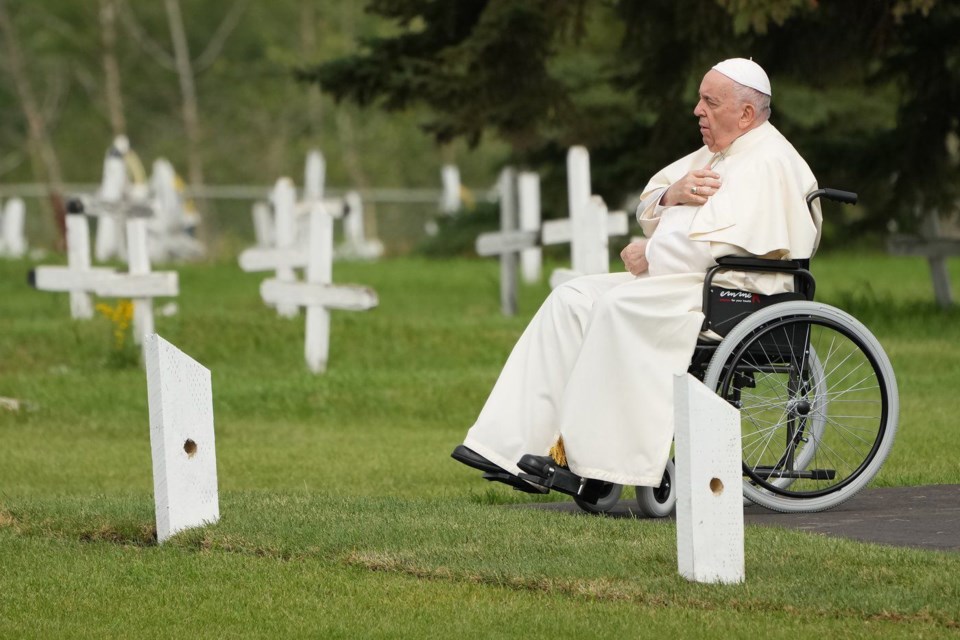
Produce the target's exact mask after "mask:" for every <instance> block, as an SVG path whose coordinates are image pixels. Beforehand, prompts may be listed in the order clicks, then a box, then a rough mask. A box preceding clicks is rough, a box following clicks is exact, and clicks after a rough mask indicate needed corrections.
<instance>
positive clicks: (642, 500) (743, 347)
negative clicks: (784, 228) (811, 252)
mask: <svg viewBox="0 0 960 640" xmlns="http://www.w3.org/2000/svg"><path fill="white" fill-rule="evenodd" d="M819 197H826V198H828V199H831V200H836V201H839V202H845V203H850V204H854V203H856V199H857V196H856V194H854V193H850V192H846V191H838V190H834V189H820V190H818V191H815V192H813V193H811V194H810V195H808V196H807V205H808V207H812V202H813V200H815V199H816V198H819ZM729 270H735V271H746V272H766V273H787V274H791V275H793V276H794V291H793V292H789V293H782V294H775V295H771V296H763V295H760V294H755V293H752V292H744V291H740V290H733V289H724V288H721V287H717V286H715V285H714V284H713V279H714V276H715V275H716V274H717V273H720V272H722V271H729ZM815 290H816V283H815V280H814V278H813V275H812V274H811V273H810V271H809V260H763V259H759V258H743V257H724V258H720V259H718V260H717V265H716V266H715V267H713V268H711V269H710V270H709V271H708V272H707V274H706V277H705V279H704V294H703V313H704V323H703V330H704V331H708V330H709V331H713V332H714V333H715V334H717V335H719V336H721V338H722V339H721V340H720V341H719V342H717V341H709V340H703V339H701V340H700V341H698V343H697V345H696V348H695V350H694V355H693V358H692V359H691V364H690V368H689V372H690V373H691V374H692V375H694V376H696V377H697V378H698V379H700V380H701V381H702V382H703V383H704V384H706V385H707V386H709V387H710V388H712V389H714V390H715V391H717V393H718V394H719V395H721V397H723V398H724V399H726V400H727V401H728V402H730V403H731V404H733V405H734V406H736V407H737V408H738V409H740V410H741V416H742V433H743V435H742V441H743V470H744V483H743V493H744V499H745V501H750V502H755V503H757V504H760V505H762V506H764V507H767V508H769V509H773V510H776V511H784V512H812V511H822V510H824V509H829V508H832V507H834V506H836V505H838V504H840V503H842V502H844V501H846V500H849V499H850V498H852V497H853V496H854V495H856V493H858V492H859V491H860V490H861V489H863V488H864V487H865V486H866V485H867V484H868V483H869V482H870V481H871V480H872V479H873V478H874V476H875V475H876V474H877V473H878V472H879V470H880V467H881V466H882V465H883V462H884V461H885V460H886V458H887V456H888V454H889V452H890V450H891V448H892V445H893V440H894V437H895V435H896V429H897V422H898V417H899V398H898V392H897V386H896V378H895V376H894V373H893V368H892V367H891V365H890V362H889V359H888V358H887V356H886V354H885V353H884V351H883V348H882V347H881V346H880V343H879V342H878V341H877V339H876V338H875V337H874V336H873V334H871V333H870V331H869V330H868V329H867V328H866V327H864V326H863V324H861V323H860V322H859V321H857V320H856V319H855V318H853V317H852V316H850V315H849V314H847V313H845V312H843V311H841V310H840V309H836V308H835V307H831V306H829V305H825V304H820V303H816V302H813V296H814V292H815ZM844 385H846V386H844ZM781 405H782V406H781ZM874 405H876V407H874ZM857 411H864V412H866V413H864V414H863V415H858V414H857V413H856V412H857ZM778 442H779V444H778ZM672 484H673V466H672V462H671V463H669V464H668V465H667V469H666V470H665V472H664V478H663V481H662V482H661V485H660V487H656V488H654V487H637V503H638V506H639V508H640V511H641V512H642V513H644V514H645V515H648V516H652V517H662V516H665V515H668V514H669V513H670V511H672V509H673V504H674V501H675V499H676V498H675V493H674V491H673V486H672ZM621 489H622V488H620V487H618V486H617V485H611V490H610V493H609V495H607V496H605V497H604V498H603V499H601V500H600V501H598V502H597V503H596V504H587V503H586V502H585V501H583V500H579V499H577V500H576V501H577V503H578V504H579V505H580V507H581V508H583V509H584V510H586V511H591V512H604V511H607V510H609V509H610V508H611V507H612V506H613V505H614V504H616V502H617V500H618V499H619V496H620V492H621Z"/></svg>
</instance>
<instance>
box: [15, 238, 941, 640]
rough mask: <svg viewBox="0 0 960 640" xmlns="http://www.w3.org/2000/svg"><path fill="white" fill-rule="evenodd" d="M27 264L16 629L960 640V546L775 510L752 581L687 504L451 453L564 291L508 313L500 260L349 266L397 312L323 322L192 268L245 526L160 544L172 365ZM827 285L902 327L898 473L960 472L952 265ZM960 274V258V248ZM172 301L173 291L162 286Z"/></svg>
mask: <svg viewBox="0 0 960 640" xmlns="http://www.w3.org/2000/svg"><path fill="white" fill-rule="evenodd" d="M29 267H30V265H29V264H28V263H26V262H16V261H13V262H0V396H3V397H7V398H16V399H18V400H21V401H22V403H23V405H24V407H23V408H22V409H21V410H20V411H16V412H14V411H9V410H4V409H0V637H17V638H20V637H23V638H30V637H37V638H40V637H43V638H47V637H96V638H114V637H117V638H120V637H123V638H126V637H138V638H139V637H173V636H179V635H184V636H186V635H188V634H189V635H192V636H196V637H231V638H232V637H263V636H271V637H273V636H278V637H291V636H293V637H297V636H315V637H344V638H347V637H349V638H356V637H438V638H446V637H451V636H460V637H470V638H474V637H476V638H496V637H511V638H513V637H516V638H519V637H528V636H534V635H541V636H542V635H555V636H561V637H562V636H569V637H589V638H594V637H597V638H606V637H610V638H622V637H671V636H673V637H689V636H692V635H694V634H702V633H703V632H704V630H706V629H708V628H709V629H710V631H711V633H712V634H713V635H716V636H717V637H747V636H748V635H749V636H761V635H762V636H763V637H773V638H777V637H794V636H797V635H799V634H803V635H808V636H809V635H812V634H820V633H822V634H831V635H833V636H834V637H871V636H882V637H894V638H896V637H904V638H908V637H909V638H917V637H956V636H957V633H958V631H960V580H958V579H957V576H958V575H960V556H958V555H957V554H950V553H940V552H926V551H919V550H910V549H898V548H891V547H881V546H876V545H869V544H862V543H856V542H852V541H847V540H839V539H833V538H826V537H823V536H817V535H812V534H806V533H801V532H797V531H787V530H780V529H773V528H766V527H762V528H761V527H748V528H747V531H746V561H747V582H746V583H745V584H743V585H738V586H707V585H697V584H691V583H688V582H686V581H685V580H683V579H682V578H680V577H679V576H678V575H677V571H676V541H675V529H674V527H673V525H672V523H670V522H669V521H642V520H622V519H615V518H605V517H595V516H588V515H586V514H584V515H578V516H571V515H569V514H563V513H553V512H544V511H540V510H531V509H522V508H516V507H515V504H517V503H526V502H533V501H537V500H559V499H564V498H563V497H562V496H554V495H551V496H546V497H540V498H538V497H530V496H528V495H526V494H520V493H517V492H513V491H511V490H510V489H509V488H508V487H506V486H502V485H498V486H491V485H488V484H486V483H483V482H482V481H481V480H480V478H479V474H477V473H475V472H472V471H471V470H469V469H467V468H466V467H464V466H462V465H459V464H457V463H456V462H454V461H452V460H451V459H450V458H449V453H450V451H451V450H452V449H453V447H454V446H455V445H456V444H458V443H459V442H460V441H461V439H462V437H463V435H464V433H465V431H466V429H467V428H468V427H469V426H470V424H471V423H472V420H473V418H474V417H475V416H476V413H477V412H478V411H479V409H480V406H481V404H482V403H483V401H484V399H485V398H486V394H487V392H488V391H489V389H490V387H491V385H492V384H493V382H494V380H495V379H496V376H497V374H498V373H499V368H500V366H501V364H502V362H503V360H504V359H505V357H506V355H507V353H508V352H509V349H510V347H511V346H512V344H513V342H514V341H515V340H516V338H517V337H518V335H519V333H520V331H521V330H522V329H523V327H524V325H525V322H526V320H527V319H528V318H529V317H530V315H532V313H533V312H534V311H535V310H536V307H537V306H538V305H539V303H540V301H541V300H542V299H543V298H544V296H545V295H546V293H547V288H546V286H545V285H544V286H537V287H528V288H524V289H523V290H522V292H521V314H520V316H519V317H517V318H504V317H502V316H500V314H499V310H498V307H499V297H498V284H497V278H498V268H497V265H496V263H495V262H493V261H469V260H458V261H427V260H421V259H414V258H407V259H393V260H386V261H383V262H380V263H375V264H357V263H354V264H346V263H344V264H340V263H338V264H337V266H336V267H335V274H336V280H337V281H339V282H357V283H363V284H367V285H370V286H373V287H374V288H375V289H376V290H377V292H378V294H379V296H380V306H379V308H377V309H375V310H372V311H369V312H364V313H350V312H335V313H334V316H333V324H332V340H331V357H330V368H329V371H328V372H327V373H326V374H325V375H322V376H313V375H310V374H309V373H308V372H307V370H306V367H305V365H304V363H303V354H302V351H303V331H304V326H303V318H302V317H301V318H298V319H295V320H287V319H282V318H279V317H278V316H277V315H276V314H275V313H274V312H272V311H271V310H269V309H267V308H266V307H265V306H264V305H263V304H262V302H261V301H260V299H259V295H258V286H259V281H260V279H261V278H260V276H258V275H253V274H245V273H243V272H241V271H240V270H239V269H238V268H237V267H236V266H235V265H234V264H232V263H231V264H213V265H195V266H186V267H182V268H180V269H179V271H180V286H181V292H182V293H181V296H180V297H179V298H178V300H177V303H178V305H179V312H178V313H177V314H176V315H173V316H169V317H162V316H158V317H157V321H156V324H157V330H158V332H159V333H160V334H161V335H162V336H163V337H165V338H166V339H168V340H169V341H171V342H172V343H173V344H175V345H176V346H178V347H179V348H181V349H182V350H184V351H185V352H186V353H187V354H189V355H191V356H192V357H194V358H195V359H197V360H198V361H199V362H201V363H202V364H204V365H205V366H207V367H209V368H210V369H211V371H212V376H213V391H214V411H215V420H216V436H217V443H216V444H217V466H218V474H219V484H220V509H221V514H222V517H221V522H220V523H219V524H217V525H214V526H210V527H206V528H203V529H198V530H193V531H188V532H185V533H183V534H181V535H179V536H176V537H175V538H174V539H172V540H171V541H170V542H169V543H167V544H165V545H163V546H162V547H159V546H157V545H156V544H155V542H154V541H153V496H152V476H151V468H150V464H151V462H150V445H149V430H148V414H147V397H146V380H145V376H144V373H143V371H142V369H140V368H139V367H137V366H131V365H130V364H129V363H128V362H126V361H125V360H124V359H123V358H122V357H117V356H116V355H115V354H114V345H113V335H112V325H111V323H110V321H108V320H107V319H106V318H104V317H97V318H95V319H93V320H91V321H72V320H70V319H69V306H68V302H67V296H66V295H65V294H51V293H43V292H37V291H34V290H32V289H30V288H28V287H27V285H26V282H25V274H26V271H27V270H28V268H29ZM814 267H815V269H814V271H815V275H816V276H817V278H818V299H819V300H820V301H822V302H827V303H831V304H835V305H837V306H839V307H841V308H844V309H846V310H847V311H850V312H851V313H853V315H855V316H856V317H858V318H859V319H860V320H861V321H863V322H864V323H865V324H866V325H867V326H868V327H870V328H871V330H872V331H873V332H874V333H875V334H876V335H877V337H878V338H879V339H880V341H881V343H882V344H883V345H884V347H885V349H886V350H887V352H888V354H889V355H890V358H891V360H892V362H893V366H894V369H895V370H896V372H897V378H898V383H899V388H900V395H901V420H900V433H899V435H898V438H897V442H896V445H895V446H894V450H893V453H892V454H891V457H890V459H889V460H888V462H887V464H886V466H885V467H884V469H883V471H882V472H881V474H880V475H879V476H878V477H877V479H876V481H875V484H877V485H884V486H903V485H919V484H933V483H951V484H956V483H960V462H958V460H960V447H958V446H957V439H958V436H957V432H956V427H955V419H954V418H953V415H954V414H955V412H956V408H957V407H958V403H957V400H956V394H957V389H958V388H960V373H958V369H957V366H956V362H957V361H958V360H960V312H957V311H948V312H945V311H941V310H938V309H937V308H936V307H935V306H934V305H933V303H932V292H931V285H930V280H929V276H928V274H927V270H926V265H925V263H923V262H922V261H920V260H911V259H891V258H887V257H884V256H881V255H874V254H856V255H847V256H843V255H827V256H822V257H819V258H818V259H817V260H816V261H815V265H814ZM951 267H952V268H953V273H952V275H953V278H954V279H955V281H958V280H960V270H958V269H957V264H956V263H955V264H953V265H951ZM158 306H159V305H158Z"/></svg>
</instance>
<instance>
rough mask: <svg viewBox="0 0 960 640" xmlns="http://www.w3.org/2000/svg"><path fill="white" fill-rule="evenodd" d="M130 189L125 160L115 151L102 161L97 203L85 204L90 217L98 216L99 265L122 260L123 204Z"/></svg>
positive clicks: (97, 247) (97, 249) (97, 257)
mask: <svg viewBox="0 0 960 640" xmlns="http://www.w3.org/2000/svg"><path fill="white" fill-rule="evenodd" d="M126 187H127V168H126V167H125V166H124V164H123V156H122V155H120V151H119V150H117V149H116V148H115V147H111V148H110V150H109V151H107V155H106V157H105V158H104V159H103V180H102V182H101V183H100V190H99V192H98V193H97V197H96V199H95V201H94V202H88V203H86V206H85V209H86V211H87V213H90V214H96V215H97V235H96V244H95V246H94V256H95V257H96V259H97V262H103V261H105V260H109V259H110V258H113V257H118V256H123V253H124V247H123V245H122V237H121V232H120V228H121V227H120V217H121V216H120V202H121V201H122V200H123V194H124V191H125V190H126Z"/></svg>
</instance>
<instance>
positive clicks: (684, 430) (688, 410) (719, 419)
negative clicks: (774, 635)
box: [673, 374, 745, 583]
mask: <svg viewBox="0 0 960 640" xmlns="http://www.w3.org/2000/svg"><path fill="white" fill-rule="evenodd" d="M673 380H674V386H673V398H674V412H675V420H674V422H675V433H674V449H675V453H676V465H675V468H676V478H675V479H674V487H675V489H676V492H677V506H676V512H677V567H678V570H679V572H680V575H682V576H683V577H685V578H687V579H688V580H692V581H695V582H724V583H737V582H743V581H744V579H745V569H744V548H743V491H742V489H741V487H742V485H743V470H742V466H741V455H742V453H741V450H740V446H741V445H740V437H741V436H740V412H739V411H737V409H735V408H734V407H732V406H731V405H730V404H729V403H728V402H726V401H725V400H723V398H721V397H720V396H718V395H717V394H716V393H714V392H713V391H711V390H710V389H708V388H707V387H705V386H704V385H703V384H702V383H701V382H700V381H699V380H697V379H696V378H694V377H693V376H691V375H690V374H682V375H677V376H674V379H673Z"/></svg>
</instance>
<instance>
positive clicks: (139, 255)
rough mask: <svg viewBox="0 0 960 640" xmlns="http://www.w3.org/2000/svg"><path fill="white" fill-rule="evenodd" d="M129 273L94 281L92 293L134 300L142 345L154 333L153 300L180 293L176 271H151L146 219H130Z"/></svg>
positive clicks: (136, 338)
mask: <svg viewBox="0 0 960 640" xmlns="http://www.w3.org/2000/svg"><path fill="white" fill-rule="evenodd" d="M127 256H128V272H127V273H117V274H114V275H113V276H112V277H109V278H105V279H103V280H99V281H96V282H94V286H93V292H94V293H95V294H96V295H97V296H100V297H103V298H132V299H133V339H134V341H135V342H136V343H137V344H143V342H144V339H145V338H146V337H147V335H148V334H151V333H153V299H154V298H159V297H167V296H176V295H178V294H179V293H180V284H179V278H178V274H177V272H176V271H151V270H150V254H149V252H148V249H147V221H146V219H144V218H130V219H129V220H127Z"/></svg>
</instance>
